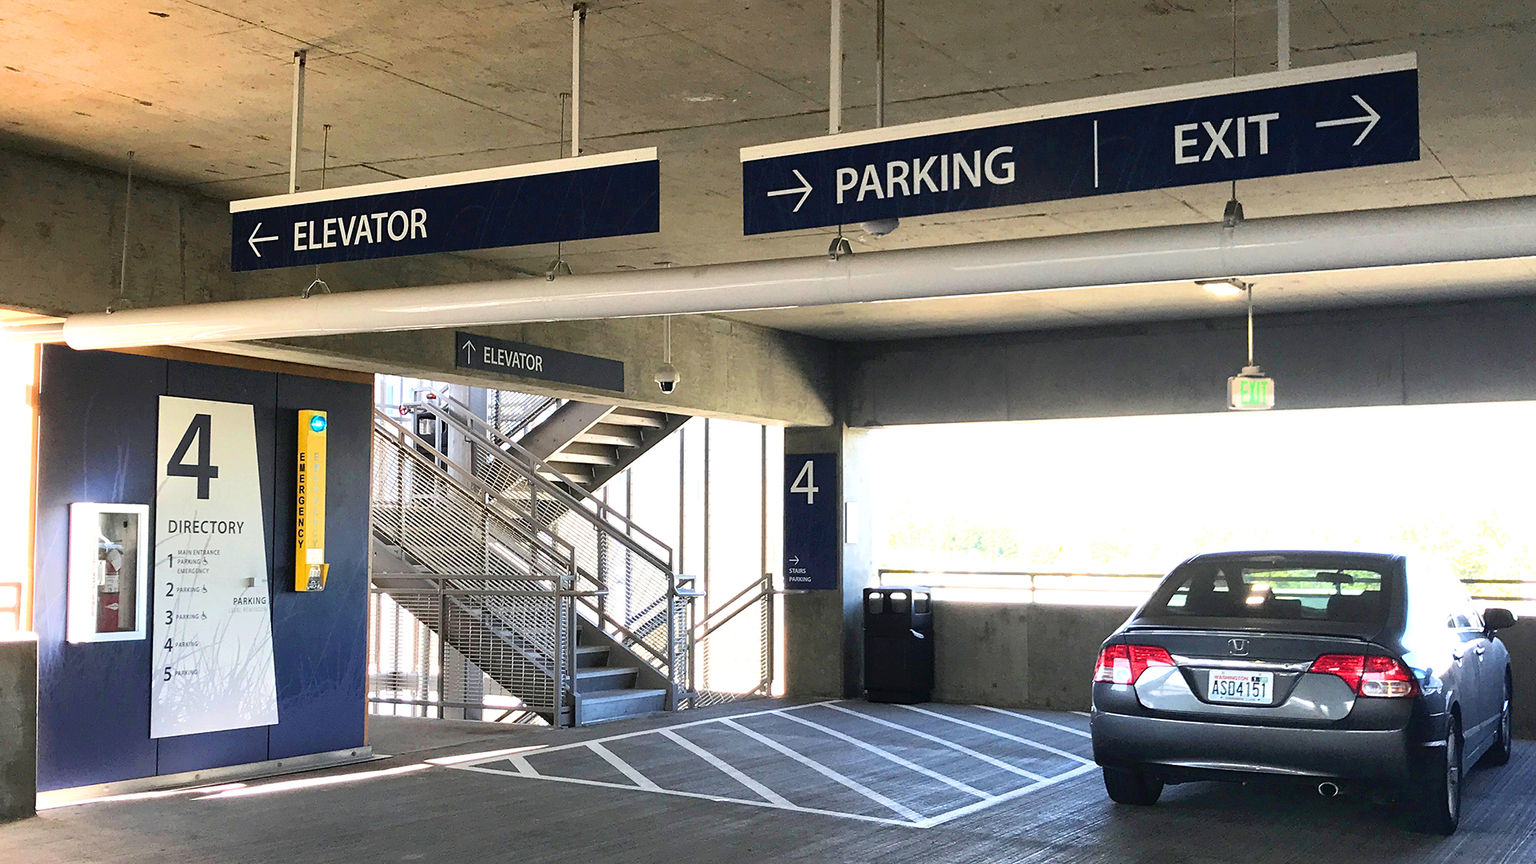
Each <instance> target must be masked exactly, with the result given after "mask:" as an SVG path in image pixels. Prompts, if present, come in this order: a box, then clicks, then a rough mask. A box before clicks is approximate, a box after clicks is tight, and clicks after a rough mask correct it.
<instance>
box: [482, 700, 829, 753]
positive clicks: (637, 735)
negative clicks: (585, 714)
mask: <svg viewBox="0 0 1536 864" xmlns="http://www.w3.org/2000/svg"><path fill="white" fill-rule="evenodd" d="M827 704H830V702H807V703H806V704H804V705H796V706H794V708H792V709H787V710H797V709H800V708H814V707H816V706H817V705H827ZM781 710H786V709H781V708H764V709H763V710H761V711H751V712H748V713H746V714H733V715H731V716H732V717H734V718H736V719H738V720H739V719H741V718H743V717H759V716H762V715H764V714H773V713H775V712H777V711H781ZM720 720H721V718H719V717H708V718H705V719H703V720H690V721H689V722H687V723H676V724H673V725H671V726H668V727H666V728H668V729H674V730H675V729H691V728H693V727H695V726H707V725H709V724H711V723H719V722H720ZM658 731H659V730H657V729H640V730H637V731H634V732H624V733H621V734H618V735H607V736H604V737H602V738H598V739H596V740H597V741H601V742H603V743H609V742H613V741H624V740H626V739H629V738H640V737H643V736H646V735H655V734H656V733H657V732H658ZM588 743H590V742H587V741H572V742H571V743H569V744H556V745H555V746H553V747H545V748H543V749H541V750H539V755H541V756H542V755H544V754H546V753H558V752H560V751H561V750H578V749H580V748H582V747H585V746H587V744H588ZM501 761H503V757H501V756H487V757H486V758H484V759H481V760H478V761H475V762H465V763H463V765H462V766H454V767H470V766H474V765H484V764H486V763H488V762H501Z"/></svg>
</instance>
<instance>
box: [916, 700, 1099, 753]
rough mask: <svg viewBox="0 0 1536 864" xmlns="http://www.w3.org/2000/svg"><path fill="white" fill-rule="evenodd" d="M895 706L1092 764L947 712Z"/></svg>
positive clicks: (1046, 745) (1045, 745)
mask: <svg viewBox="0 0 1536 864" xmlns="http://www.w3.org/2000/svg"><path fill="white" fill-rule="evenodd" d="M896 707H897V708H904V709H906V710H908V711H915V712H917V713H918V714H926V715H928V716H929V717H935V718H938V719H940V720H944V721H946V722H949V723H954V724H956V725H958V726H964V727H966V728H968V729H975V730H976V731H978V732H985V733H987V734H988V735H995V736H997V737H998V738H1004V739H1006V740H1009V741H1013V742H1015V743H1018V744H1023V745H1024V746H1026V747H1033V748H1035V749H1036V750H1043V751H1045V752H1047V753H1054V754H1056V755H1057V756H1060V757H1062V758H1063V759H1071V760H1072V761H1074V762H1081V763H1082V764H1084V765H1092V764H1093V760H1092V759H1084V758H1083V757H1081V756H1079V755H1077V754H1076V753H1068V752H1067V751H1065V750H1059V749H1057V748H1055V747H1052V746H1050V745H1049V744H1041V743H1040V742H1039V741H1031V740H1030V739H1028V738H1021V737H1019V736H1018V735H1010V734H1008V733H1007V732H1003V731H1001V730H998V729H993V728H992V727H990V726H983V725H981V724H980V723H972V722H971V721H969V720H961V719H960V718H959V717H951V716H949V715H948V714H941V713H939V712H938V711H929V710H928V709H927V708H919V707H917V706H916V705H897V706H896Z"/></svg>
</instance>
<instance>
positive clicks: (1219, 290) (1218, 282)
mask: <svg viewBox="0 0 1536 864" xmlns="http://www.w3.org/2000/svg"><path fill="white" fill-rule="evenodd" d="M1195 284H1196V285H1199V286H1200V287H1201V288H1204V289H1205V290H1207V291H1209V292H1211V294H1212V296H1215V297H1221V298H1223V299H1225V298H1230V297H1241V296H1243V293H1244V292H1245V291H1247V290H1248V289H1249V288H1250V287H1252V286H1250V285H1249V284H1248V283H1247V282H1244V281H1243V280H1241V279H1239V278H1237V277H1236V276H1228V277H1226V278H1224V279H1196V280H1195Z"/></svg>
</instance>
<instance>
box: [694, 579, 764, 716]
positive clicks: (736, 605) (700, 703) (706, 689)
mask: <svg viewBox="0 0 1536 864" xmlns="http://www.w3.org/2000/svg"><path fill="white" fill-rule="evenodd" d="M777 596H778V592H777V591H776V590H774V586H773V574H772V573H764V574H763V576H762V578H760V579H758V580H757V581H756V582H752V583H751V584H749V585H747V586H746V587H744V588H742V589H741V590H740V591H739V592H737V593H736V594H735V596H733V597H731V598H730V599H729V600H726V601H725V602H724V603H721V604H720V605H719V606H717V607H715V608H714V609H712V610H710V612H709V614H708V615H706V616H705V617H704V618H703V619H701V620H700V621H699V622H698V623H697V624H695V625H693V643H694V646H695V653H696V654H699V655H702V660H701V662H696V663H694V664H691V665H690V666H689V671H690V675H691V674H692V671H693V669H694V668H700V669H702V670H703V672H704V680H703V682H699V681H696V680H695V679H693V678H692V677H690V679H689V683H688V690H689V693H690V696H691V703H690V705H689V706H688V707H706V706H708V705H718V704H722V703H724V702H730V701H734V700H737V699H745V698H749V697H752V696H770V695H772V694H773V677H774V602H775V598H776V597H777ZM754 613H755V615H756V618H757V621H756V623H757V634H756V635H757V639H758V643H757V644H758V655H757V660H758V668H757V672H758V680H757V683H756V686H750V687H736V688H733V689H732V690H722V689H716V688H713V687H711V686H710V681H709V677H710V676H709V672H710V669H709V665H708V661H709V657H710V650H709V648H710V644H711V642H710V640H711V637H713V636H715V635H716V634H720V633H722V632H723V633H724V638H726V644H729V645H737V644H739V643H738V642H736V641H733V640H730V639H729V638H728V637H729V635H730V634H731V632H732V631H733V630H739V629H740V626H739V625H738V627H736V628H731V630H726V627H727V625H729V624H731V623H732V622H742V623H750V621H751V618H752V617H753V614H754Z"/></svg>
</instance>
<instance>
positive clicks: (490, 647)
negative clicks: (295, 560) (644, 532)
mask: <svg viewBox="0 0 1536 864" xmlns="http://www.w3.org/2000/svg"><path fill="white" fill-rule="evenodd" d="M372 473H373V493H372V498H373V526H374V534H375V537H376V538H377V539H378V540H380V541H382V542H383V543H384V544H385V545H386V546H387V547H389V548H390V549H391V550H392V551H393V553H394V557H395V559H396V560H397V561H398V564H399V566H398V569H396V570H393V571H391V572H379V571H377V570H376V571H375V573H374V574H373V582H374V586H375V590H377V591H381V592H383V593H387V594H388V595H389V596H390V597H391V598H392V599H393V600H394V601H395V602H396V603H397V604H399V605H400V606H401V607H402V608H403V609H405V610H406V611H408V612H410V613H411V614H412V615H414V616H415V617H416V618H417V619H418V620H420V621H421V622H422V623H423V624H425V625H426V626H427V627H429V628H430V629H431V630H432V631H433V632H435V633H437V634H438V636H439V637H440V638H441V639H442V641H443V643H444V644H447V645H449V646H451V647H453V648H454V650H456V651H458V652H460V653H461V654H463V655H464V657H466V658H467V659H468V660H469V661H470V662H472V663H474V664H475V666H477V667H478V668H480V669H481V670H483V671H484V672H485V673H486V674H487V675H489V676H490V677H491V679H492V680H494V681H496V683H498V684H499V685H501V686H502V687H504V688H506V689H507V690H508V691H509V692H512V693H515V694H516V695H517V697H518V698H519V699H521V700H522V701H523V703H524V704H525V705H526V706H527V707H528V709H529V710H533V711H538V712H540V713H546V714H548V715H549V716H550V717H552V718H556V719H557V720H558V718H559V717H560V716H561V715H562V712H564V711H565V710H566V709H567V708H568V707H569V706H570V704H571V699H572V697H571V693H572V692H573V688H572V680H571V674H572V672H571V670H572V668H573V665H572V657H573V655H574V647H573V645H574V634H575V617H574V616H575V603H576V602H577V600H578V596H579V594H580V593H582V592H580V591H579V590H577V588H576V585H575V582H576V581H577V579H576V576H575V563H574V558H575V556H574V549H573V548H572V547H571V546H570V544H568V543H563V542H561V540H560V538H559V537H557V536H555V535H554V534H552V533H550V532H540V531H538V530H536V529H534V528H533V527H532V526H531V525H530V524H529V523H527V522H525V521H520V520H518V519H516V518H511V517H512V514H509V513H507V512H505V511H504V510H502V509H501V508H498V507H495V506H491V504H490V502H492V501H494V499H495V496H494V495H493V494H492V493H491V492H490V491H489V490H487V489H486V488H484V486H483V485H482V484H480V483H479V482H478V481H476V480H475V479H474V478H473V476H471V475H469V474H467V473H466V472H463V471H461V470H455V469H454V466H452V465H451V463H447V462H445V461H444V460H442V459H441V458H440V457H439V455H438V454H436V453H434V452H433V451H431V449H430V447H429V446H428V445H427V444H426V442H424V441H422V440H421V439H419V438H417V437H416V436H414V435H412V434H411V433H410V432H409V431H408V430H406V429H405V428H404V427H402V426H400V425H399V424H398V423H395V422H394V421H392V420H391V419H389V417H388V416H387V415H384V414H382V413H380V412H377V411H376V412H375V416H374V447H373V472H372ZM587 593H588V594H590V593H591V592H587ZM586 599H587V600H588V601H591V600H592V599H593V598H592V597H591V596H588V597H587V598H586Z"/></svg>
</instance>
